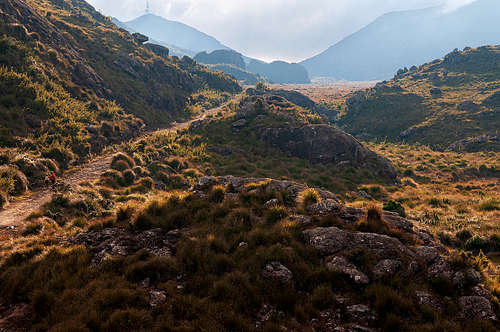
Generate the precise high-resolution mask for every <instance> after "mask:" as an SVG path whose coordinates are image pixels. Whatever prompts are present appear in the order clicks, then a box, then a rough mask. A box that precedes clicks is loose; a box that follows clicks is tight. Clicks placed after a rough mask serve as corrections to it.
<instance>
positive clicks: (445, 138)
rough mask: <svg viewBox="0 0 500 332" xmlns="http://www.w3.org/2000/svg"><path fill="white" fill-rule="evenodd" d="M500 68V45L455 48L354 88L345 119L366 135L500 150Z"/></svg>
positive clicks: (436, 145) (463, 148)
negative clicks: (365, 86)
mask: <svg viewBox="0 0 500 332" xmlns="http://www.w3.org/2000/svg"><path fill="white" fill-rule="evenodd" d="M499 74H500V48H499V47H497V46H486V47H480V48H476V49H470V48H468V49H466V50H464V51H462V52H460V51H454V52H452V53H450V54H448V55H447V56H446V57H445V58H444V59H443V60H436V61H433V62H431V63H427V64H424V65H422V66H420V67H418V68H417V67H414V68H412V69H411V70H406V71H405V70H402V71H400V72H399V73H398V75H396V76H395V78H394V79H393V80H391V81H388V82H383V83H379V84H377V85H376V86H375V87H374V88H371V89H368V90H366V91H359V92H356V93H354V94H353V96H352V97H351V98H349V99H348V100H347V103H346V105H345V107H344V110H343V111H342V115H341V118H340V125H341V126H342V127H343V128H345V129H346V130H347V131H348V132H350V133H352V134H355V135H357V136H360V137H362V138H363V139H376V140H384V139H388V140H390V141H392V142H410V143H416V142H418V143H421V144H426V145H429V146H431V147H433V148H436V149H440V150H444V149H446V148H452V149H454V150H457V151H470V152H474V151H488V150H490V151H491V150H492V151H499V149H500V146H499V145H498V143H497V142H498V140H496V139H495V137H497V136H498V134H499V133H498V127H499V124H500V117H499V113H498V112H496V111H495V109H496V107H498V104H497V103H496V100H497V99H498V98H497V96H498V94H499V92H498V88H499V86H500V85H499V84H500V83H499V80H498V77H499ZM433 93H434V94H433ZM483 135H486V136H485V137H482V136H483ZM481 137H482V138H481Z"/></svg>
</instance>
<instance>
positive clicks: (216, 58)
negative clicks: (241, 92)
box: [194, 50, 246, 69]
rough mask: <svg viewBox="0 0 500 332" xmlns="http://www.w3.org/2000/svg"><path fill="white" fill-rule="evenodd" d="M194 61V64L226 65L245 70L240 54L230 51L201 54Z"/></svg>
mask: <svg viewBox="0 0 500 332" xmlns="http://www.w3.org/2000/svg"><path fill="white" fill-rule="evenodd" d="M194 60H195V61H196V62H199V63H204V64H210V65H216V64H226V65H233V66H235V67H237V68H240V69H246V65H245V61H244V60H243V56H242V55H241V54H240V53H238V52H235V51H232V50H216V51H213V52H212V53H207V52H201V53H198V54H197V55H196V56H195V57H194Z"/></svg>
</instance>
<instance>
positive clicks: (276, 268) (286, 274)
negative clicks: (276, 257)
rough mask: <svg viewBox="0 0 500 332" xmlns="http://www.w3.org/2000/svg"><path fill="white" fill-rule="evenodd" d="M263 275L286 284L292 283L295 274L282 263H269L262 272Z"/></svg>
mask: <svg viewBox="0 0 500 332" xmlns="http://www.w3.org/2000/svg"><path fill="white" fill-rule="evenodd" d="M262 275H263V276H264V278H266V279H274V280H278V281H279V282H281V283H283V284H286V283H289V282H291V281H292V279H293V274H292V271H290V270H289V269H288V268H287V267H286V266H284V265H283V264H281V263H280V262H270V263H267V264H266V266H265V267H264V270H263V271H262Z"/></svg>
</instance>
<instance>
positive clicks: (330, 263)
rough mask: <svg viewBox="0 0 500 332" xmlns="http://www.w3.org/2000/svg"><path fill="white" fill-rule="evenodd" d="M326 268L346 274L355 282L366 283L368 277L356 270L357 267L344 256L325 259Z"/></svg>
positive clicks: (368, 280)
mask: <svg viewBox="0 0 500 332" xmlns="http://www.w3.org/2000/svg"><path fill="white" fill-rule="evenodd" d="M326 268H327V269H329V270H330V271H335V272H340V273H343V274H346V275H348V276H349V277H350V278H351V279H352V280H353V281H354V282H355V283H356V284H361V285H366V284H368V283H369V282H370V279H369V278H368V277H367V276H366V274H364V273H363V272H361V271H360V270H358V268H357V267H356V266H355V265H354V264H352V263H350V262H349V261H348V260H347V259H346V258H344V257H341V256H336V257H332V258H331V259H328V260H327V261H326Z"/></svg>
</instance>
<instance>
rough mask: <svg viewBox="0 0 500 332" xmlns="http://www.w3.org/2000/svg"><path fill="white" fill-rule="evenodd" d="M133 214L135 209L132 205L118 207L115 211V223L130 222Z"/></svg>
mask: <svg viewBox="0 0 500 332" xmlns="http://www.w3.org/2000/svg"><path fill="white" fill-rule="evenodd" d="M134 212H135V207H134V206H132V205H125V206H120V207H119V208H118V211H116V221H117V222H123V221H130V219H131V218H132V215H133V214H134Z"/></svg>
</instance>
